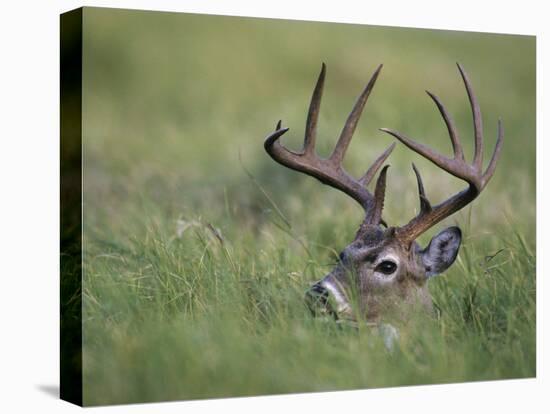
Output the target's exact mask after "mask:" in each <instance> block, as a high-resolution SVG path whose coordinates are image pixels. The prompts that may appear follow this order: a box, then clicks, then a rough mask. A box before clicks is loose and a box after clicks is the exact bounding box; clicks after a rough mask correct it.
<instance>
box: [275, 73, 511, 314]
mask: <svg viewBox="0 0 550 414" xmlns="http://www.w3.org/2000/svg"><path fill="white" fill-rule="evenodd" d="M457 65H458V70H459V72H460V75H461V76H462V80H463V81H464V85H465V87H466V91H467V94H468V98H469V101H470V105H471V108H472V114H473V123H474V143H475V151H474V157H473V162H472V164H469V163H467V162H466V161H465V158H464V152H463V149H462V146H461V143H460V140H459V137H458V133H457V130H456V127H455V125H454V122H453V120H452V119H451V116H450V115H449V113H448V112H447V110H446V109H445V107H444V106H443V104H442V103H441V101H440V100H439V98H438V97H437V96H435V95H434V94H432V93H430V92H427V93H428V95H429V96H430V98H431V99H432V100H433V101H434V102H435V104H436V106H437V108H438V110H439V112H440V113H441V116H442V117H443V121H444V122H445V124H446V126H447V129H448V132H449V136H450V139H451V144H452V147H453V152H454V156H453V157H452V158H448V157H446V156H444V155H441V154H438V153H437V152H435V151H433V150H432V149H430V148H428V147H427V146H425V145H423V144H420V143H417V142H415V141H413V140H411V139H410V138H407V137H406V136H405V135H403V134H401V133H399V132H396V131H392V130H390V129H386V128H381V131H383V132H386V133H388V134H390V135H392V136H394V137H395V138H397V139H398V140H399V141H401V142H402V143H403V144H405V145H406V146H407V147H408V148H410V149H411V150H413V151H415V152H416V153H418V154H420V155H421V156H423V157H424V158H426V159H428V160H430V161H431V162H433V163H434V164H435V165H437V166H438V167H439V168H441V169H443V170H445V171H446V172H448V173H449V174H452V175H454V176H455V177H457V178H460V179H462V180H464V181H465V182H466V183H467V184H468V186H467V188H465V189H464V190H462V191H460V192H458V193H457V194H455V195H453V196H451V197H450V198H448V199H447V200H445V201H443V202H442V203H440V204H437V205H434V206H432V205H431V203H430V202H429V200H428V198H427V196H426V192H425V190H424V185H423V183H422V178H421V176H420V173H419V171H418V169H417V168H416V167H415V165H414V164H413V166H412V167H413V170H414V173H415V175H416V180H417V183H418V193H419V198H420V209H419V213H418V215H417V216H416V217H414V218H413V219H412V220H410V221H409V222H408V223H407V224H405V225H403V226H398V227H392V226H387V225H386V223H385V221H384V220H383V219H382V209H383V206H384V193H385V189H386V174H387V170H388V167H389V166H388V165H386V166H384V167H383V168H382V169H381V171H380V174H378V178H377V180H376V185H375V189H374V194H372V193H371V192H370V191H369V190H368V189H367V186H368V185H369V183H370V182H371V181H372V180H373V178H374V177H375V175H376V174H377V172H378V171H379V170H380V168H381V167H382V165H383V164H384V162H385V161H386V159H387V158H388V157H389V155H390V153H391V152H392V150H393V148H394V147H395V143H393V144H392V145H390V146H389V147H388V148H387V149H386V150H385V151H384V152H383V153H382V154H381V155H379V156H378V158H376V160H375V161H374V163H373V164H372V165H371V166H370V167H369V168H368V169H367V171H366V173H365V174H364V175H363V176H361V177H360V178H359V179H355V178H353V177H352V176H351V175H349V174H348V173H347V172H346V171H345V170H344V169H343V167H342V160H343V158H344V155H345V153H346V150H347V148H348V146H349V144H350V141H351V139H352V136H353V132H354V131H355V128H356V126H357V122H358V121H359V118H360V116H361V113H362V111H363V108H364V106H365V104H366V102H367V99H368V97H369V95H370V93H371V91H372V89H373V87H374V84H375V82H376V79H377V78H378V75H379V74H380V71H381V69H382V65H380V66H379V67H378V68H377V69H376V71H375V72H374V74H373V75H372V77H371V79H370V81H369V82H368V84H367V86H366V87H365V89H364V90H363V92H362V93H361V95H360V96H359V98H358V99H357V102H356V103H355V105H354V107H353V109H352V111H351V113H350V115H349V116H348V119H347V121H346V123H345V125H344V128H343V130H342V132H341V134H340V137H339V139H338V142H337V144H336V147H335V148H334V151H333V152H332V154H331V155H330V156H329V157H328V158H327V159H323V158H320V157H319V156H318V155H317V154H316V153H315V140H316V132H317V120H318V117H319V108H320V104H321V96H322V93H323V85H324V81H325V73H326V67H325V64H323V65H322V69H321V73H320V75H319V78H318V80H317V84H316V86H315V89H314V91H313V96H312V98H311V103H310V106H309V112H308V116H307V122H306V131H305V140H304V146H303V149H302V150H301V151H299V152H295V151H291V150H289V149H287V148H285V147H284V146H282V145H281V144H280V142H279V138H280V137H281V136H282V135H283V134H284V133H285V132H287V131H288V128H282V126H281V121H279V122H278V123H277V127H276V130H275V132H273V133H272V134H270V135H269V136H268V137H267V138H266V140H265V144H264V147H265V150H266V151H267V153H268V154H269V155H270V156H271V157H272V158H273V159H274V160H275V161H277V162H278V163H280V164H282V165H284V166H286V167H288V168H291V169H293V170H296V171H299V172H302V173H305V174H308V175H310V176H312V177H315V178H317V179H318V180H319V181H321V182H322V183H323V184H326V185H329V186H331V187H333V188H336V189H338V190H340V191H343V192H344V193H346V194H347V195H348V196H350V197H351V198H353V199H354V200H355V201H357V202H358V203H359V204H360V205H361V206H362V207H363V209H364V211H365V218H364V220H363V222H362V224H361V225H360V227H359V230H358V231H357V233H356V235H355V239H354V240H353V241H352V243H351V244H349V245H348V246H347V247H346V248H344V249H343V250H342V252H341V253H340V256H339V262H338V264H337V265H336V267H335V268H334V269H333V270H332V271H331V272H330V273H329V274H328V275H326V276H325V277H324V278H323V279H322V280H320V281H319V282H317V283H315V284H314V285H313V286H312V287H311V288H310V289H309V290H308V292H307V293H306V300H307V303H308V306H309V307H310V309H311V311H312V312H313V313H314V314H315V315H319V314H330V315H332V316H334V317H335V318H337V319H344V320H350V319H351V320H355V319H357V316H358V313H359V315H360V316H361V317H365V318H366V319H367V321H371V322H378V321H380V320H381V319H386V318H394V317H397V318H403V317H406V316H407V315H409V314H411V311H412V309H421V310H431V308H432V300H431V297H430V294H429V291H428V288H427V282H428V280H429V278H430V277H432V276H435V275H437V274H440V273H442V272H444V271H445V270H446V269H447V268H448V267H449V266H451V265H452V264H453V262H454V260H455V258H456V256H457V254H458V250H459V247H460V243H461V237H462V236H461V231H460V229H459V228H458V227H449V228H447V229H445V230H442V231H441V232H439V233H438V234H437V235H436V236H434V237H433V238H432V239H431V241H430V243H429V244H428V245H427V246H426V247H425V248H422V247H421V246H420V245H419V244H418V243H417V242H416V241H415V240H416V239H417V238H418V237H419V236H420V235H421V234H422V233H424V232H425V231H427V230H428V229H430V228H431V227H433V226H434V225H436V224H437V223H439V222H440V221H441V220H443V219H445V218H446V217H448V216H450V215H451V214H453V213H455V212H457V211H459V210H460V209H462V208H463V207H465V206H466V205H467V204H469V203H470V202H472V201H473V200H474V199H475V198H476V197H477V196H478V195H479V194H480V193H481V191H483V189H484V188H485V186H486V185H487V183H488V182H489V180H490V179H491V177H492V175H493V173H494V171H495V168H496V164H497V160H498V158H499V155H500V151H501V148H502V139H503V129H502V123H501V121H500V120H499V121H498V137H497V142H496V146H495V150H494V152H493V156H492V158H491V160H490V162H489V165H488V167H487V169H486V170H483V134H482V130H483V128H482V120H481V112H480V109H479V105H478V102H477V99H476V97H475V95H474V92H473V90H472V87H471V84H470V81H469V79H468V76H467V75H466V72H465V71H464V69H463V68H462V66H461V65H460V64H457ZM352 304H356V305H357V306H352Z"/></svg>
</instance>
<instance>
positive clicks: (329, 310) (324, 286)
mask: <svg viewBox="0 0 550 414" xmlns="http://www.w3.org/2000/svg"><path fill="white" fill-rule="evenodd" d="M327 279H329V277H327V278H325V279H323V280H321V281H319V282H317V283H315V284H314V285H313V286H311V287H310V288H309V289H308V290H307V291H306V294H305V301H306V304H307V306H308V308H309V310H310V312H311V313H312V315H313V316H316V317H317V316H331V317H333V318H335V319H339V315H342V314H344V313H346V312H349V310H350V306H349V304H348V302H347V300H346V299H345V295H344V293H343V292H340V290H339V289H338V288H337V287H336V286H334V285H333V284H332V283H331V282H330V280H327Z"/></svg>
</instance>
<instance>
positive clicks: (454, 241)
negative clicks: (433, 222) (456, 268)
mask: <svg viewBox="0 0 550 414" xmlns="http://www.w3.org/2000/svg"><path fill="white" fill-rule="evenodd" d="M461 240H462V232H461V231H460V229H459V228H458V227H449V228H446V229H445V230H443V231H441V232H440V233H438V234H437V235H436V236H434V237H433V238H432V240H430V244H428V246H427V247H426V248H425V249H424V250H422V251H420V257H421V258H422V264H423V265H424V268H425V269H426V277H427V278H429V277H432V276H435V275H438V274H440V273H442V272H444V271H445V270H447V269H448V268H449V266H451V265H452V264H453V262H454V261H455V259H456V255H457V254H458V249H459V248H460V242H461Z"/></svg>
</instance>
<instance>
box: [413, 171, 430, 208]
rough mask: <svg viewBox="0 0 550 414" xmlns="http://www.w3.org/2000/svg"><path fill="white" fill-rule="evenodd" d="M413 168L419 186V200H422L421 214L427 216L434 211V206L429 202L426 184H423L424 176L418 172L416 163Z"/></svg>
mask: <svg viewBox="0 0 550 414" xmlns="http://www.w3.org/2000/svg"><path fill="white" fill-rule="evenodd" d="M412 167H413V171H414V174H415V175H416V183H417V184H418V198H419V199H420V213H419V214H425V213H428V212H430V211H431V210H432V205H431V204H430V200H428V197H427V196H426V192H425V191H424V183H423V182H422V176H421V175H420V172H419V171H418V169H417V168H416V165H414V163H413V164H412Z"/></svg>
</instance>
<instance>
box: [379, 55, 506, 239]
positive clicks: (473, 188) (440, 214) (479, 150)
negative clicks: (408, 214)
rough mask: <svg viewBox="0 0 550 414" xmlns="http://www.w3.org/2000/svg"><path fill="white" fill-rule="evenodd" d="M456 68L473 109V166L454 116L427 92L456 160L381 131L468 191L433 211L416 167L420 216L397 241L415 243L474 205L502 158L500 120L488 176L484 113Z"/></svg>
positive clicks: (466, 79)
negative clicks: (473, 202) (444, 128)
mask: <svg viewBox="0 0 550 414" xmlns="http://www.w3.org/2000/svg"><path fill="white" fill-rule="evenodd" d="M457 66H458V70H459V71H460V75H461V76H462V80H463V81H464V86H465V87H466V91H467V93H468V98H469V100H470V106H471V108H472V116H473V122H474V143H475V151H474V159H473V162H472V164H468V163H467V162H466V161H465V160H464V152H463V150H462V145H461V144H460V139H459V137H458V133H457V130H456V127H455V125H454V122H453V120H452V119H451V116H450V115H449V113H448V112H447V110H446V109H445V107H444V106H443V104H442V103H441V101H440V100H439V98H438V97H437V96H435V95H434V94H432V93H430V92H428V91H426V92H427V93H428V95H429V96H430V98H432V100H433V101H434V102H435V104H436V105H437V108H438V109H439V112H440V113H441V116H442V117H443V120H444V121H445V124H446V125H447V129H448V131H449V137H450V139H451V143H452V146H453V152H454V158H447V157H445V156H443V155H441V154H438V153H437V152H435V151H434V150H432V149H430V148H428V147H427V146H425V145H423V144H420V143H417V142H415V141H412V140H411V139H410V138H407V137H406V136H405V135H403V134H401V133H399V132H396V131H392V130H389V129H387V128H381V131H384V132H387V133H388V134H391V135H393V136H394V137H395V138H397V139H398V140H399V141H401V142H402V143H403V144H405V145H406V146H407V147H409V148H410V149H412V150H413V151H415V152H417V153H418V154H420V155H422V156H423V157H424V158H427V159H428V160H430V161H431V162H433V163H434V164H435V165H437V166H438V167H440V168H442V169H443V170H445V171H447V172H448V173H450V174H452V175H454V176H455V177H458V178H460V179H462V180H464V181H466V182H467V183H468V184H469V186H468V188H466V189H464V190H462V191H461V192H459V193H457V194H455V195H453V196H452V197H450V198H449V199H447V200H445V201H444V202H442V203H441V204H438V205H436V206H433V207H432V206H431V204H430V202H429V201H428V199H427V198H426V194H425V192H424V185H423V183H422V178H421V176H420V173H419V172H418V170H417V169H416V167H415V165H414V164H413V169H414V172H415V175H416V179H417V183H418V193H419V197H420V212H419V213H418V215H417V216H416V217H415V218H413V219H412V220H411V221H410V222H409V223H408V224H406V225H405V226H403V227H400V228H398V229H397V235H398V237H399V238H400V239H402V240H405V241H408V242H412V241H413V240H415V239H416V238H417V237H418V236H420V235H421V234H422V233H424V232H425V231H426V230H428V229H429V228H430V227H432V226H434V225H435V224H437V223H438V222H440V221H441V220H443V219H445V218H446V217H448V216H450V215H451V214H453V213H455V212H457V211H458V210H460V209H462V208H463V207H465V206H466V205H467V204H469V203H470V202H472V201H473V200H474V199H475V198H476V197H477V196H478V195H479V194H480V193H481V191H483V189H484V188H485V186H486V185H487V183H488V182H489V180H490V179H491V177H492V176H493V173H494V172H495V168H496V164H497V160H498V158H499V156H500V151H501V149H502V139H503V134H504V133H503V129H502V122H501V120H500V119H499V120H498V137H497V142H496V145H495V150H494V152H493V156H492V158H491V161H490V162H489V166H488V167H487V169H486V170H485V172H483V170H482V169H483V126H482V119H481V111H480V109H479V104H478V102H477V99H476V97H475V95H474V92H473V89H472V86H471V84H470V80H469V79H468V76H467V75H466V72H465V71H464V68H463V67H462V66H461V65H460V64H459V63H457Z"/></svg>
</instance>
